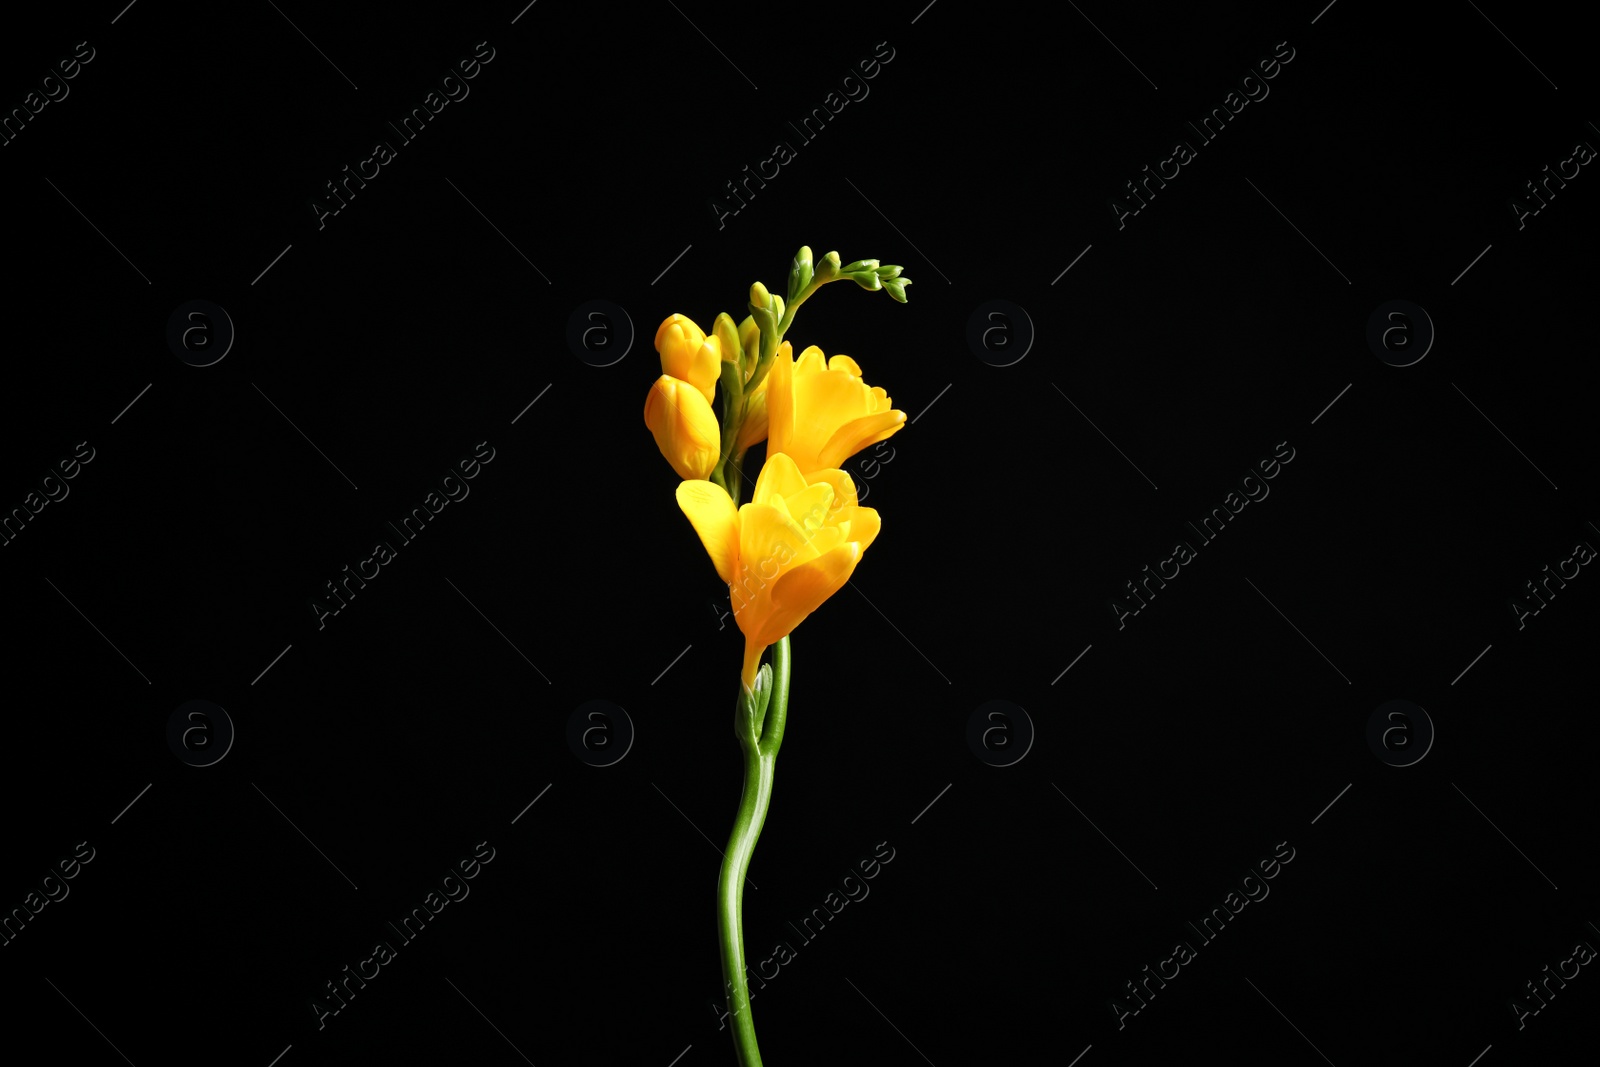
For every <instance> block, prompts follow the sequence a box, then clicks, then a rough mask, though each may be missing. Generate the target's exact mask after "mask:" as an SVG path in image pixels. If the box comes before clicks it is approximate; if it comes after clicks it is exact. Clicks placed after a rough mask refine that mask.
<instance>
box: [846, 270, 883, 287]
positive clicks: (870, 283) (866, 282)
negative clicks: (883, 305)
mask: <svg viewBox="0 0 1600 1067" xmlns="http://www.w3.org/2000/svg"><path fill="white" fill-rule="evenodd" d="M850 277H851V278H853V279H855V283H856V284H857V285H859V286H861V288H863V289H866V290H868V291H876V290H879V289H882V288H883V283H882V282H881V281H879V280H878V275H877V272H876V271H870V270H863V271H857V272H856V273H854V274H852V275H850Z"/></svg>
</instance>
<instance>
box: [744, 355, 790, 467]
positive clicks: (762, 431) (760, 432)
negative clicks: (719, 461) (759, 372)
mask: <svg viewBox="0 0 1600 1067" xmlns="http://www.w3.org/2000/svg"><path fill="white" fill-rule="evenodd" d="M784 343H785V344H787V343H788V342H784ZM771 377H772V375H770V374H769V375H767V377H765V378H763V379H761V384H760V385H758V386H756V391H755V392H753V393H751V394H749V395H748V396H747V397H745V400H746V403H747V404H748V406H747V407H746V408H745V414H744V422H742V423H740V425H739V436H738V438H737V440H736V443H735V444H734V454H735V455H739V454H741V453H743V452H744V450H745V449H747V448H749V447H750V446H751V445H755V444H760V443H761V442H762V441H765V440H766V439H767V382H768V380H769V379H770V378H771Z"/></svg>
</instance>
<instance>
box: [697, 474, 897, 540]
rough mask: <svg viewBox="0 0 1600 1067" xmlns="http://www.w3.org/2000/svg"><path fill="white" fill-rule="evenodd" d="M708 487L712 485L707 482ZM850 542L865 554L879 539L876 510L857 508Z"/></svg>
mask: <svg viewBox="0 0 1600 1067" xmlns="http://www.w3.org/2000/svg"><path fill="white" fill-rule="evenodd" d="M706 484H707V485H709V484H710V483H709V482H707V483H706ZM848 521H849V523H850V535H849V536H850V540H851V541H854V542H855V543H856V544H857V545H860V546H861V551H863V552H865V551H866V550H867V547H868V546H869V545H871V544H872V542H874V541H876V540H877V539H878V531H879V530H880V529H882V528H883V521H882V520H881V519H879V518H878V510H877V509H876V508H856V509H855V511H854V513H853V514H852V515H851V516H850V518H849V520H848Z"/></svg>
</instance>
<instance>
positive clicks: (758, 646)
mask: <svg viewBox="0 0 1600 1067" xmlns="http://www.w3.org/2000/svg"><path fill="white" fill-rule="evenodd" d="M678 506H679V507H680V508H682V509H683V513H684V514H685V515H687V516H688V517H689V522H690V523H692V524H693V525H694V529H695V532H696V533H697V534H699V535H700V543H701V544H703V545H705V548H706V553H707V554H708V555H710V557H711V562H712V564H713V565H714V566H715V567H716V568H717V574H718V575H719V576H720V577H721V578H722V580H723V581H725V582H727V583H728V585H729V587H730V590H729V591H730V594H731V596H732V598H733V605H734V619H735V621H737V622H738V624H739V629H740V630H741V631H743V633H744V638H745V646H744V649H745V651H744V672H743V675H742V677H743V679H744V684H745V687H746V688H753V687H754V686H755V681H756V672H757V671H758V670H759V668H760V666H761V654H762V653H763V652H764V651H766V648H767V646H768V645H771V644H772V643H773V642H775V641H778V640H781V639H782V638H784V637H786V636H788V634H789V633H790V631H792V630H793V629H794V628H795V627H796V626H798V625H800V623H801V621H802V620H804V619H805V617H806V616H807V615H810V614H811V613H812V612H813V611H815V610H817V608H819V607H820V606H821V605H822V602H823V601H825V600H827V599H828V598H829V597H830V596H832V595H833V594H834V593H836V592H838V591H839V590H840V589H841V588H843V586H844V583H845V582H847V581H849V580H850V575H851V574H852V573H853V572H854V571H855V569H856V563H857V562H859V561H860V559H861V554H862V553H863V552H865V551H866V549H867V546H868V545H870V544H872V542H873V540H874V539H875V538H876V537H877V536H878V528H879V525H880V523H879V520H878V513H877V511H875V510H874V509H872V508H864V507H859V506H858V505H857V504H856V487H855V483H854V482H852V481H851V480H850V475H848V474H846V473H845V472H844V471H842V470H817V471H813V472H811V473H810V474H802V473H801V472H800V468H799V467H798V466H797V465H796V464H795V461H794V460H793V459H792V458H790V457H789V456H787V455H785V454H784V453H782V452H775V453H773V454H771V455H769V456H768V457H767V461H766V463H765V465H763V466H762V468H761V475H760V476H759V477H758V478H757V479H756V487H755V491H754V492H753V493H752V494H751V501H750V503H748V504H745V505H744V506H743V507H740V508H738V509H737V510H735V509H734V506H733V499H732V498H731V497H729V496H728V494H727V493H726V492H725V491H724V490H723V489H722V487H721V486H719V485H717V484H715V483H714V482H708V481H686V482H683V483H681V484H680V485H679V486H678Z"/></svg>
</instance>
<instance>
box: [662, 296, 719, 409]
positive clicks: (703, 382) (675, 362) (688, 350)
mask: <svg viewBox="0 0 1600 1067" xmlns="http://www.w3.org/2000/svg"><path fill="white" fill-rule="evenodd" d="M656 351H657V352H659V353H661V373H662V374H669V375H671V376H672V377H674V378H676V379H678V380H679V381H680V382H688V383H689V384H690V385H692V386H694V387H695V388H696V389H698V390H700V393H701V395H702V396H704V397H705V398H706V403H707V404H709V403H711V397H712V395H713V393H714V392H715V390H716V387H717V379H718V378H720V377H721V376H722V342H721V341H719V340H718V339H717V337H716V335H715V334H713V335H711V336H710V337H707V336H706V332H705V331H704V330H702V329H701V328H700V327H699V326H696V325H695V323H694V321H693V320H692V319H690V318H688V317H687V316H684V315H668V316H667V317H666V319H665V320H664V321H663V322H662V323H661V325H660V326H658V327H657V328H656Z"/></svg>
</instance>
